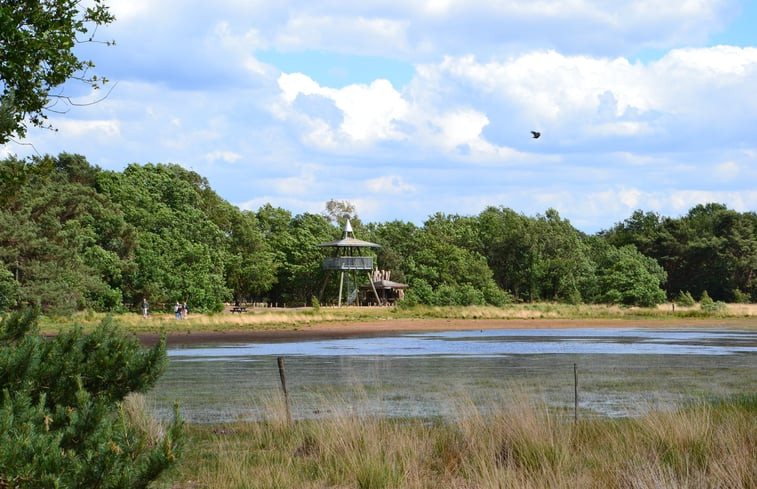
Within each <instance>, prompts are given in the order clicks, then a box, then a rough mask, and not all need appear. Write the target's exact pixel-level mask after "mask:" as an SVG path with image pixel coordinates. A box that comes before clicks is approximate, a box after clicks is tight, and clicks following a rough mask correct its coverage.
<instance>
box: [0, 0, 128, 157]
mask: <svg viewBox="0 0 757 489" xmlns="http://www.w3.org/2000/svg"><path fill="white" fill-rule="evenodd" d="M87 5H88V6H84V3H83V2H82V1H81V0H45V1H41V0H2V1H1V2H0V90H1V92H0V144H4V143H6V142H8V141H9V140H11V139H12V138H14V137H24V136H25V135H26V130H27V126H29V125H31V126H37V127H50V124H49V123H48V121H47V118H48V114H49V113H51V112H52V113H56V112H65V111H66V110H67V108H68V107H69V106H70V105H75V104H74V103H73V102H72V101H71V100H70V98H69V97H67V96H66V95H65V93H64V92H63V90H62V88H61V87H62V86H63V84H64V83H65V82H66V81H68V80H77V81H80V82H82V83H85V84H87V85H89V86H91V87H92V88H93V89H98V88H100V87H101V86H102V85H103V84H104V83H106V82H107V80H106V79H105V78H102V77H100V76H98V75H96V74H94V73H93V71H92V70H93V68H94V63H93V62H92V61H90V60H83V59H79V57H78V56H77V55H76V53H75V52H74V51H75V49H74V48H75V47H76V46H77V45H78V44H81V43H88V42H102V41H97V40H96V39H95V33H96V32H97V28H98V27H99V26H101V25H106V24H109V23H111V22H113V21H114V20H115V18H114V17H113V15H112V14H111V13H110V11H109V9H108V6H107V5H105V4H104V2H103V0H92V1H91V2H87ZM103 43H104V44H106V45H111V44H113V43H112V42H111V41H105V42H103Z"/></svg>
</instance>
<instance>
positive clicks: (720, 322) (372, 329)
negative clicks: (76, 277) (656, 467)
mask: <svg viewBox="0 0 757 489" xmlns="http://www.w3.org/2000/svg"><path fill="white" fill-rule="evenodd" d="M755 326H757V319H755V318H737V319H677V320H674V321H666V320H633V319H387V320H373V321H360V322H326V323H313V324H307V325H302V326H299V327H292V328H290V329H273V330H268V329H261V330H239V331H235V330H225V331H191V332H189V331H188V332H184V333H168V334H167V335H166V342H167V344H168V345H169V346H170V345H180V344H199V343H215V342H269V341H291V340H297V339H317V338H348V337H359V336H377V335H387V334H392V333H411V332H428V331H466V330H468V331H469V330H484V329H560V328H563V329H564V328H683V327H686V328H690V327H723V328H750V329H753V328H755ZM137 336H138V337H139V338H140V340H141V341H142V342H143V343H144V344H146V345H151V344H154V343H155V342H156V341H157V340H158V338H159V335H158V334H151V333H144V334H138V335H137Z"/></svg>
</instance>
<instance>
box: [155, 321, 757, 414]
mask: <svg viewBox="0 0 757 489" xmlns="http://www.w3.org/2000/svg"><path fill="white" fill-rule="evenodd" d="M168 355H169V358H170V366H169V368H168V371H167V372H166V374H165V375H164V376H163V377H162V378H161V380H160V382H159V384H158V385H157V386H156V388H155V389H154V390H153V392H151V393H150V395H149V399H150V400H151V402H152V403H153V405H154V406H155V409H156V412H157V413H158V414H159V415H160V416H166V415H167V414H168V413H169V412H170V406H171V405H172V404H173V402H174V401H178V402H179V405H180V408H181V411H182V414H183V415H184V416H185V417H186V418H187V419H188V420H189V421H191V422H223V421H230V420H235V419H260V418H261V417H264V416H266V412H267V409H268V406H269V405H270V404H271V399H277V398H280V380H279V374H278V370H277V363H276V359H277V357H283V358H284V360H285V367H286V376H287V383H288V390H289V393H290V397H291V405H292V412H293V416H295V417H298V418H306V417H318V416H328V415H331V414H333V413H335V412H337V411H343V410H348V411H351V412H356V413H358V414H361V415H373V414H376V415H386V416H436V415H446V414H449V413H450V412H451V411H454V409H455V406H456V405H457V403H459V402H460V401H461V400H464V401H465V402H472V403H474V404H476V405H477V406H487V405H491V403H493V402H494V403H496V402H500V401H501V400H502V399H504V398H507V397H508V396H510V395H514V393H516V392H517V393H527V394H529V395H531V396H534V397H537V398H539V399H544V400H545V401H546V402H548V403H549V404H551V405H554V406H565V407H572V405H573V400H574V398H573V396H574V370H573V368H574V365H575V366H576V367H577V371H578V377H579V378H578V380H579V402H580V406H581V410H582V413H584V414H586V415H591V414H597V413H598V414H601V415H610V416H617V415H635V414H638V413H640V412H643V411H644V410H646V409H649V408H650V407H666V406H672V405H676V404H678V403H680V402H682V401H685V400H688V399H695V398H701V397H708V396H722V395H730V394H734V393H743V392H751V393H754V392H757V332H753V331H744V330H722V329H701V328H696V329H694V328H692V329H687V328H680V329H675V330H671V329H664V330H655V329H616V328H608V329H594V328H592V329H580V328H578V329H557V330H555V329H535V330H534V329H523V330H517V329H514V330H482V331H446V332H426V333H407V334H391V335H387V336H366V337H351V338H344V339H303V340H302V341H271V342H246V343H215V344H207V345H179V346H175V347H172V348H171V349H170V350H169V352H168Z"/></svg>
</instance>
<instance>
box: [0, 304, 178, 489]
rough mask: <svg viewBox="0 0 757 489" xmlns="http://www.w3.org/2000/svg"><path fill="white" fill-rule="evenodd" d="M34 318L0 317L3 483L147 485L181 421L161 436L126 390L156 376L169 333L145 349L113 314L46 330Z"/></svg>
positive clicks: (166, 457)
mask: <svg viewBox="0 0 757 489" xmlns="http://www.w3.org/2000/svg"><path fill="white" fill-rule="evenodd" d="M37 318H38V312H37V311H35V310H27V311H23V312H16V313H14V314H12V315H11V316H9V317H7V318H5V319H4V320H3V321H2V323H0V392H2V398H1V399H0V487H6V486H8V487H18V488H35V489H36V488H55V487H62V488H68V487H76V488H82V489H86V488H95V487H109V488H113V489H120V488H123V489H127V488H146V487H147V486H148V484H150V482H151V481H153V480H155V479H156V478H157V477H158V476H159V475H160V473H161V472H163V471H164V470H165V469H166V468H168V467H169V466H171V465H172V464H173V463H174V461H175V460H176V453H177V450H178V449H179V448H180V445H181V440H182V436H181V430H182V421H181V419H180V418H179V417H178V413H175V417H174V421H173V423H171V424H170V425H169V426H168V427H167V429H166V430H165V431H164V432H163V434H162V435H161V436H158V437H156V436H155V433H154V430H152V429H149V427H148V426H146V425H145V423H142V422H137V420H136V419H135V417H134V416H132V414H131V411H129V410H126V409H124V399H125V398H126V396H127V395H128V394H129V393H131V392H144V391H145V390H147V389H149V388H150V387H152V386H153V385H154V384H155V382H156V381H157V379H158V377H159V376H160V374H161V373H162V372H163V370H164V368H165V366H166V363H167V358H166V351H165V341H164V340H163V341H161V342H159V343H158V344H157V345H155V347H153V348H151V349H149V350H144V349H143V348H142V347H141V345H140V344H139V341H138V340H137V339H136V338H133V337H129V336H126V335H125V334H123V333H122V332H120V330H119V329H118V328H116V327H115V325H114V324H113V322H112V320H111V319H107V320H105V321H103V322H102V323H101V324H100V325H99V326H98V327H96V329H95V330H94V331H93V332H92V333H91V334H89V335H85V334H84V333H83V332H82V328H81V327H78V326H77V327H74V328H73V329H72V330H71V331H68V332H63V333H59V334H58V335H57V336H56V337H54V338H52V339H45V338H43V337H42V336H41V335H39V334H38V332H37V326H36V324H37Z"/></svg>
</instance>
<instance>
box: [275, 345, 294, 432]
mask: <svg viewBox="0 0 757 489" xmlns="http://www.w3.org/2000/svg"><path fill="white" fill-rule="evenodd" d="M276 362H277V363H278V364H279V378H280V379H281V390H282V391H283V392H284V403H285V404H286V410H287V422H288V423H291V422H292V412H291V410H290V409H289V392H287V375H286V372H285V371H284V357H278V358H276Z"/></svg>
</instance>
